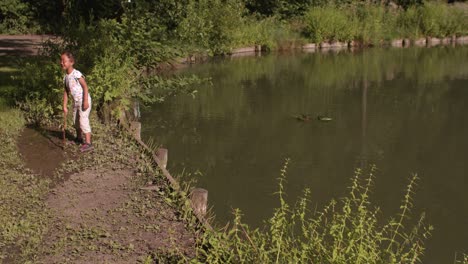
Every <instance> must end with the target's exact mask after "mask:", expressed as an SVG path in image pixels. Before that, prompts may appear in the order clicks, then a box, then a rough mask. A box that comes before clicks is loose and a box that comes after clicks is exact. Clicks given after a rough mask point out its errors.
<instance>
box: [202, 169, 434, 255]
mask: <svg viewBox="0 0 468 264" xmlns="http://www.w3.org/2000/svg"><path fill="white" fill-rule="evenodd" d="M287 164H288V162H287V161H286V164H285V166H284V167H283V169H282V170H281V176H280V178H279V190H278V193H277V194H278V197H279V202H280V206H279V207H278V208H276V209H275V210H274V213H273V216H272V217H271V218H270V219H269V220H268V225H267V228H266V229H265V230H260V229H255V230H251V229H250V228H249V227H248V226H247V225H246V224H243V223H242V221H241V213H240V211H239V210H236V211H235V213H234V215H235V219H234V224H233V226H232V228H231V229H229V230H227V231H226V232H224V233H210V232H209V233H206V234H205V235H204V237H203V239H202V242H203V243H204V244H203V247H201V248H200V249H199V252H198V254H199V259H198V260H199V261H201V262H203V263H416V262H418V261H420V257H421V256H422V253H423V251H424V244H423V241H424V240H425V239H426V238H427V237H428V236H429V235H430V232H431V230H432V227H431V226H426V225H425V224H424V220H425V217H424V215H422V216H421V217H420V218H419V221H418V222H417V224H416V225H415V226H414V227H413V228H411V229H410V228H407V226H405V223H404V222H405V221H406V219H407V218H408V216H409V212H410V209H411V207H412V194H413V192H414V187H415V184H416V180H417V177H416V176H413V177H412V179H411V180H410V183H409V184H408V186H407V190H406V193H405V195H404V198H403V201H402V204H401V206H400V208H401V209H400V213H399V215H398V216H397V217H396V219H390V220H389V221H387V222H386V223H382V222H381V221H380V220H379V215H380V212H379V209H375V208H374V207H373V206H372V204H371V201H370V193H371V189H372V185H373V182H374V177H375V176H374V172H375V169H374V168H372V169H371V170H370V171H369V173H368V175H367V176H366V177H364V176H363V175H362V171H361V170H357V171H356V173H355V176H354V177H353V179H352V183H351V188H350V192H349V194H348V196H347V197H344V198H343V199H340V200H339V201H335V200H332V201H331V202H330V203H329V204H328V205H327V206H325V208H324V209H323V210H321V211H319V212H311V211H310V209H309V197H308V196H309V193H310V191H309V190H308V189H306V190H305V191H304V195H303V197H302V198H300V199H299V201H298V202H297V204H296V206H295V207H291V206H290V205H289V204H288V203H286V202H285V200H284V195H285V193H284V182H285V180H286V178H285V175H286V169H287Z"/></svg>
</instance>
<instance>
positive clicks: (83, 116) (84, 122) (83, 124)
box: [79, 97, 91, 144]
mask: <svg viewBox="0 0 468 264" xmlns="http://www.w3.org/2000/svg"><path fill="white" fill-rule="evenodd" d="M88 102H89V107H88V109H86V111H83V108H82V107H80V113H79V114H80V119H79V121H80V128H81V131H82V132H83V134H84V135H85V141H86V143H88V144H91V126H90V125H89V113H90V112H91V98H90V97H88Z"/></svg>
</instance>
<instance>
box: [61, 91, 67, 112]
mask: <svg viewBox="0 0 468 264" xmlns="http://www.w3.org/2000/svg"><path fill="white" fill-rule="evenodd" d="M62 107H63V113H64V114H67V113H68V89H67V87H66V86H65V89H64V90H63V106H62Z"/></svg>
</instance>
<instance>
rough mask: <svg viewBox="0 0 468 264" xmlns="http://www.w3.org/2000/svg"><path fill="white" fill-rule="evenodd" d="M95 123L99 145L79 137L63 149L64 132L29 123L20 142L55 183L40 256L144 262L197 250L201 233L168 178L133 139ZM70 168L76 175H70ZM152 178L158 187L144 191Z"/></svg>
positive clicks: (45, 259) (33, 164)
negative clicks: (82, 144)
mask: <svg viewBox="0 0 468 264" xmlns="http://www.w3.org/2000/svg"><path fill="white" fill-rule="evenodd" d="M95 127H97V128H96V129H95V131H96V132H95V141H94V145H95V150H94V151H93V152H91V153H86V154H80V153H78V146H76V145H73V144H69V145H67V146H66V149H65V151H64V150H62V141H61V133H58V132H57V131H51V130H44V131H43V132H42V133H39V132H38V131H37V130H34V129H31V128H25V130H24V131H23V133H22V135H21V137H20V140H19V141H18V149H19V150H20V153H21V156H22V157H23V160H24V161H25V163H26V167H28V168H30V169H32V170H33V172H35V173H37V174H40V175H42V176H46V177H45V179H52V180H53V181H54V182H55V183H54V184H53V185H52V186H55V187H54V188H53V189H51V190H50V193H49V195H48V197H47V199H46V200H47V202H46V203H47V206H48V208H49V209H50V219H49V220H50V224H49V230H48V232H47V234H46V236H45V237H46V239H45V241H44V242H43V243H44V247H43V249H42V252H41V253H40V254H39V256H38V259H36V262H37V263H137V262H140V261H144V260H146V259H148V258H152V259H155V258H156V257H157V256H167V255H172V254H181V255H183V256H185V257H188V258H190V257H193V256H194V248H195V234H194V233H193V231H190V230H189V229H187V228H186V226H187V224H186V223H185V222H184V220H183V219H181V217H180V214H179V213H178V211H177V210H176V209H175V208H174V207H171V206H169V204H168V203H167V202H166V201H165V199H167V196H168V195H169V193H168V192H169V190H168V189H167V188H166V184H165V182H164V180H163V178H162V177H161V176H159V175H158V173H157V172H155V171H151V169H149V167H146V169H144V168H145V166H147V165H149V163H148V161H147V160H145V159H141V158H137V159H136V158H135V157H138V156H140V153H139V152H138V149H137V147H136V145H133V143H132V142H131V141H128V140H126V139H125V138H121V137H119V136H115V137H112V136H111V137H110V136H109V135H111V134H112V133H110V132H109V131H108V130H106V129H107V128H105V127H100V126H99V125H98V124H95ZM71 137H72V136H71V135H69V138H71ZM109 146H112V147H109ZM148 169H149V171H147V172H142V170H148ZM70 171H75V173H72V174H71V175H69V174H70V173H69V172H70ZM63 175H69V176H67V177H66V179H67V180H63V177H64V176H63ZM148 181H152V182H153V183H154V185H157V186H159V190H157V191H145V190H140V187H142V186H144V185H145V184H146V183H147V182H148Z"/></svg>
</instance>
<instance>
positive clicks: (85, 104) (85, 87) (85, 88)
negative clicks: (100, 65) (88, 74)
mask: <svg viewBox="0 0 468 264" xmlns="http://www.w3.org/2000/svg"><path fill="white" fill-rule="evenodd" d="M78 81H79V82H80V84H81V87H83V111H86V109H88V107H89V102H88V85H87V84H86V81H85V79H84V78H83V77H82V78H79V79H78Z"/></svg>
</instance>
